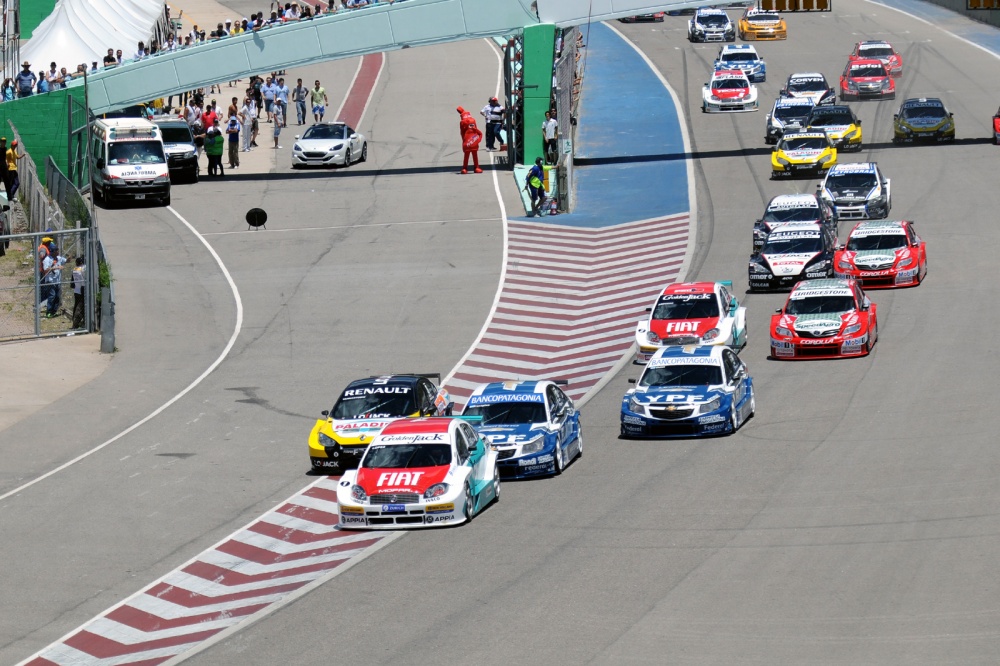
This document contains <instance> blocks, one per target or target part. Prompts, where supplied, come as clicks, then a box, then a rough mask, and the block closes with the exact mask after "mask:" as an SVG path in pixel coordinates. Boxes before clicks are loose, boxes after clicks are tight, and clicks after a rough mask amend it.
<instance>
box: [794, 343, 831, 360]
mask: <svg viewBox="0 0 1000 666" xmlns="http://www.w3.org/2000/svg"><path fill="white" fill-rule="evenodd" d="M839 353H840V345H809V346H808V347H796V348H795V356H797V357H798V358H803V357H808V356H836V355H837V354H839Z"/></svg>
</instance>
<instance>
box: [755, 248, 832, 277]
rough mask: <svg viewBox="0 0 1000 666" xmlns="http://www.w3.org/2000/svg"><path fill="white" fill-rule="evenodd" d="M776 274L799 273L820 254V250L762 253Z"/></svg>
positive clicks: (772, 271)
mask: <svg viewBox="0 0 1000 666" xmlns="http://www.w3.org/2000/svg"><path fill="white" fill-rule="evenodd" d="M761 256H762V257H764V260H765V261H767V264H768V266H770V267H771V273H773V274H774V275H798V274H799V273H801V272H802V269H804V268H805V267H806V265H807V264H808V263H809V262H810V261H812V260H813V259H815V258H816V257H817V256H819V252H798V253H793V254H772V255H767V254H762V255H761Z"/></svg>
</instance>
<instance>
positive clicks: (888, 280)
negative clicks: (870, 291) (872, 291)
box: [858, 275, 896, 287]
mask: <svg viewBox="0 0 1000 666" xmlns="http://www.w3.org/2000/svg"><path fill="white" fill-rule="evenodd" d="M858 280H859V281H860V282H861V286H862V287H892V286H894V285H895V284H896V276H895V275H880V276H879V277H863V278H858Z"/></svg>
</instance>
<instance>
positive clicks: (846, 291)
mask: <svg viewBox="0 0 1000 666" xmlns="http://www.w3.org/2000/svg"><path fill="white" fill-rule="evenodd" d="M853 295H854V290H852V289H851V283H850V282H849V281H847V280H837V279H821V280H804V281H803V282H799V283H798V284H797V285H795V286H794V287H792V293H791V294H789V295H788V298H789V300H791V299H793V298H794V299H799V298H811V297H813V296H853Z"/></svg>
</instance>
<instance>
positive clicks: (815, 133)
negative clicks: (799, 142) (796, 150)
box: [781, 130, 827, 140]
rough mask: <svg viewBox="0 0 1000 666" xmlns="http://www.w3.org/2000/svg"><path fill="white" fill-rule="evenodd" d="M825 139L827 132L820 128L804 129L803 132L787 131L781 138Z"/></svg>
mask: <svg viewBox="0 0 1000 666" xmlns="http://www.w3.org/2000/svg"><path fill="white" fill-rule="evenodd" d="M820 138H822V139H825V138H827V137H826V132H820V131H819V130H803V131H801V132H786V133H785V134H784V135H782V137H781V139H782V140H785V139H820Z"/></svg>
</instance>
